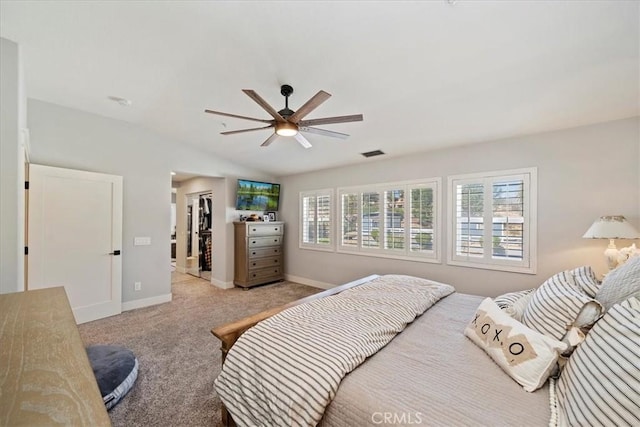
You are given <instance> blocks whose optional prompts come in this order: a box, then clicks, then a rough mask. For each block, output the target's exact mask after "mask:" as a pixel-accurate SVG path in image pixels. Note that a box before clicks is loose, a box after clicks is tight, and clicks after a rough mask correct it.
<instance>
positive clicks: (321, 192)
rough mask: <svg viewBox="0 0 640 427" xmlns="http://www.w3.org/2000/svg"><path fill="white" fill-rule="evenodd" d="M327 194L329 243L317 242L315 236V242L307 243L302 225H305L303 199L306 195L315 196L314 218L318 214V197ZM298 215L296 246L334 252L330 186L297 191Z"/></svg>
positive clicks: (332, 203) (333, 207) (332, 199)
mask: <svg viewBox="0 0 640 427" xmlns="http://www.w3.org/2000/svg"><path fill="white" fill-rule="evenodd" d="M323 196H329V226H328V231H329V244H323V243H318V239H317V236H316V239H315V240H316V241H315V243H309V242H305V241H304V226H305V217H304V199H305V198H308V197H315V199H316V206H315V208H316V211H315V212H316V218H317V216H318V213H317V212H318V211H317V209H318V204H317V200H318V197H323ZM298 197H299V199H298V200H299V202H298V204H299V215H300V220H299V221H298V234H299V237H298V247H299V248H300V249H311V250H316V251H324V252H334V251H335V240H336V239H335V237H334V236H335V234H334V224H333V222H334V218H335V201H334V195H333V189H332V188H325V189H322V190H311V191H301V192H300V193H299V196H298Z"/></svg>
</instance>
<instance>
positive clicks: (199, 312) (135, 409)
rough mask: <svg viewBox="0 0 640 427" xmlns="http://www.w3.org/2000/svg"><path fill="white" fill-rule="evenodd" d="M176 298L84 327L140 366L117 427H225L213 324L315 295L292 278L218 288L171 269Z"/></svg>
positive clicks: (116, 415)
mask: <svg viewBox="0 0 640 427" xmlns="http://www.w3.org/2000/svg"><path fill="white" fill-rule="evenodd" d="M172 276H173V279H174V283H173V285H172V291H173V301H171V302H170V303H166V304H161V305H157V306H153V307H147V308H142V309H138V310H132V311H127V312H125V313H123V314H121V315H118V316H113V317H110V318H107V319H102V320H97V321H95V322H90V323H85V324H83V325H80V326H79V329H80V335H81V336H82V339H83V340H84V342H85V344H86V345H91V344H115V345H122V346H125V347H127V348H129V349H131V350H132V351H133V352H134V353H135V354H136V356H137V357H138V361H139V363H140V370H139V374H138V380H137V381H136V384H135V385H134V387H133V389H132V390H131V391H130V392H129V394H127V396H125V397H124V398H123V400H122V401H121V402H120V403H119V404H118V405H117V406H116V407H115V408H113V409H112V410H111V411H110V412H109V415H110V417H111V421H112V423H113V425H114V426H116V427H117V426H169V425H170V426H219V425H220V424H221V422H220V399H219V398H218V397H217V395H216V393H215V390H214V388H213V380H214V379H215V377H216V376H217V375H218V373H219V372H220V351H219V347H220V341H218V339H217V338H215V337H214V336H213V335H211V333H210V330H211V328H213V327H216V326H220V325H223V324H225V323H228V322H231V321H234V320H237V319H241V318H243V317H246V316H248V315H251V314H255V313H258V312H260V311H263V310H266V309H268V308H271V307H276V306H279V305H282V304H285V303H287V302H289V301H293V300H296V299H298V298H302V297H305V296H307V295H310V294H313V293H316V292H318V291H319V289H316V288H311V287H309V286H304V285H300V284H297V283H291V282H282V283H276V284H272V285H265V286H260V287H257V288H253V289H251V290H249V291H243V290H241V289H238V288H236V289H228V290H220V289H217V288H216V287H214V286H212V285H210V284H209V283H207V282H206V281H204V280H202V279H197V278H194V277H193V276H189V275H186V274H181V273H177V272H173V273H172Z"/></svg>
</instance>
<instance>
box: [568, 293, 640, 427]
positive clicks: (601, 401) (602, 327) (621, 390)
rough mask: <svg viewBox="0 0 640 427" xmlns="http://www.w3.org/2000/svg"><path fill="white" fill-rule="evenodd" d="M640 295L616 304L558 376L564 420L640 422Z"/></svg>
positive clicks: (620, 423)
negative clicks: (639, 367)
mask: <svg viewBox="0 0 640 427" xmlns="http://www.w3.org/2000/svg"><path fill="white" fill-rule="evenodd" d="M638 366H640V299H639V298H638V297H633V298H630V299H628V300H626V301H624V302H623V303H621V304H617V305H615V306H613V307H612V308H611V309H610V310H609V311H608V312H607V314H606V315H605V316H604V317H603V318H602V319H601V320H600V321H598V323H596V324H595V326H594V327H593V329H592V330H591V332H589V334H588V335H587V338H586V339H585V341H584V342H583V343H582V344H581V345H580V346H579V347H578V348H577V349H576V351H575V352H574V353H573V356H571V358H570V359H569V362H568V363H567V365H566V367H565V369H564V371H563V372H562V375H561V376H560V379H559V380H558V382H557V390H556V391H557V399H558V410H559V414H558V415H559V421H560V425H576V426H577V425H616V426H622V425H629V426H631V425H635V426H638V425H640V370H639V369H638Z"/></svg>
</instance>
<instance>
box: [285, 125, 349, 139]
mask: <svg viewBox="0 0 640 427" xmlns="http://www.w3.org/2000/svg"><path fill="white" fill-rule="evenodd" d="M298 130H301V131H302V132H309V133H315V134H318V135H324V136H332V137H334V138H340V139H347V138H349V135H347V134H346V133H341V132H335V131H332V130H326V129H318V128H311V127H308V126H299V127H298Z"/></svg>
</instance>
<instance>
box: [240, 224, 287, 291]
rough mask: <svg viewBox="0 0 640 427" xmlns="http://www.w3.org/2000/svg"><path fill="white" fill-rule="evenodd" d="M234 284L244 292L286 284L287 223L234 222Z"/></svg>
mask: <svg viewBox="0 0 640 427" xmlns="http://www.w3.org/2000/svg"><path fill="white" fill-rule="evenodd" d="M233 225H234V229H235V230H234V231H235V239H234V240H235V250H234V278H233V283H234V284H236V285H238V286H242V287H244V288H250V287H251V286H256V285H262V284H264V283H270V282H276V281H278V280H284V269H283V253H282V252H283V251H282V248H283V244H284V223H283V222H279V221H277V222H256V221H254V222H250V221H247V222H234V223H233Z"/></svg>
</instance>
